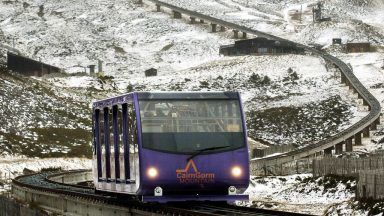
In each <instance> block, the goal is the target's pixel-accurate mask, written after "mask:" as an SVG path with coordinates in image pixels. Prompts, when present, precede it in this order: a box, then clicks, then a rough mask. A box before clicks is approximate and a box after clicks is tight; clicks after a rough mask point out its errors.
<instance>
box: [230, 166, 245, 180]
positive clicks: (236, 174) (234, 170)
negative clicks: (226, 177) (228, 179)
mask: <svg viewBox="0 0 384 216" xmlns="http://www.w3.org/2000/svg"><path fill="white" fill-rule="evenodd" d="M231 173H232V176H234V177H240V176H241V174H242V173H243V171H242V170H241V168H240V167H239V166H234V167H232V170H231Z"/></svg>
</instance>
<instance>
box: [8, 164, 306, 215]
mask: <svg viewBox="0 0 384 216" xmlns="http://www.w3.org/2000/svg"><path fill="white" fill-rule="evenodd" d="M87 172H90V171H89V170H78V171H69V172H63V173H59V174H58V173H38V174H32V175H25V176H20V177H17V178H15V179H14V180H13V181H12V193H13V197H14V198H15V199H16V200H19V201H22V202H24V203H33V204H34V205H35V206H39V207H40V208H42V209H44V210H47V211H49V212H52V213H55V214H62V215H127V214H130V215H202V216H203V215H211V216H213V215H266V216H268V215H287V216H290V215H292V216H295V215H303V214H297V213H289V212H280V211H273V210H264V209H256V208H248V207H240V206H235V205H230V204H226V203H210V202H204V203H202V202H188V203H171V204H158V203H142V202H140V201H138V200H135V199H132V198H129V197H126V196H115V195H110V194H96V193H95V191H94V188H92V187H84V186H78V185H73V184H66V183H62V182H55V181H52V180H51V179H52V177H56V178H57V177H58V176H59V177H60V176H63V177H64V176H66V175H73V174H76V175H79V174H81V173H84V175H86V173H87Z"/></svg>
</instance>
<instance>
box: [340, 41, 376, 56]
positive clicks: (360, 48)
mask: <svg viewBox="0 0 384 216" xmlns="http://www.w3.org/2000/svg"><path fill="white" fill-rule="evenodd" d="M345 48H346V52H347V53H356V52H369V51H371V44H370V43H369V42H364V43H347V44H346V45H345Z"/></svg>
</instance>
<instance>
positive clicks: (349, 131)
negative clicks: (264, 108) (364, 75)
mask: <svg viewBox="0 0 384 216" xmlns="http://www.w3.org/2000/svg"><path fill="white" fill-rule="evenodd" d="M147 1H149V2H152V3H154V4H156V5H160V6H164V7H166V8H169V9H171V10H173V11H177V12H179V13H182V14H186V15H189V16H191V17H195V18H199V19H201V20H206V21H209V22H211V23H213V24H218V25H220V26H224V27H227V28H230V29H233V30H237V31H241V32H246V33H249V34H252V35H256V36H260V37H265V38H269V39H273V40H279V41H284V42H287V43H289V44H291V45H292V46H296V47H298V48H303V49H304V50H306V51H307V52H310V53H312V54H313V55H317V56H320V57H322V58H323V59H325V60H326V61H329V62H331V63H333V64H334V65H335V66H336V67H337V68H339V70H340V71H341V73H342V74H343V75H344V76H345V78H346V79H347V80H348V83H349V84H350V85H352V86H353V88H354V89H355V91H356V92H357V93H358V94H359V95H360V96H361V97H362V99H363V101H365V102H366V103H367V105H368V106H369V107H370V112H369V114H368V115H367V116H365V117H364V118H362V119H361V120H359V121H358V122H356V123H355V124H353V125H351V126H350V127H348V128H346V129H345V130H343V131H341V132H339V133H338V134H336V135H333V136H331V137H329V138H327V139H325V140H322V141H319V142H316V143H314V144H310V145H306V146H304V147H302V148H298V149H295V150H292V151H290V152H287V153H285V154H281V155H276V156H271V157H267V158H260V159H257V160H253V161H251V165H255V166H258V167H264V166H271V165H276V164H282V163H286V162H291V161H294V160H297V159H300V158H304V157H307V156H310V155H313V154H315V153H316V152H319V151H322V150H324V149H326V148H329V147H332V146H334V145H336V144H338V143H341V142H343V141H345V140H346V139H348V138H350V137H352V136H354V135H355V134H357V133H360V132H361V131H362V130H363V129H365V128H367V127H369V126H370V125H372V124H375V121H376V120H377V119H378V118H379V117H380V114H381V106H380V103H379V101H378V100H377V99H376V98H375V97H374V96H373V95H372V94H371V93H370V92H369V91H368V90H367V89H366V88H365V87H364V85H363V84H362V83H361V82H360V81H359V80H358V79H357V77H356V76H355V75H354V74H353V72H352V70H351V69H350V68H349V67H348V66H347V65H346V64H345V63H344V62H343V61H341V60H340V59H338V58H336V57H334V56H332V55H330V54H328V53H326V52H323V51H320V50H317V49H314V48H312V47H309V46H307V45H304V44H300V43H297V42H293V41H290V40H287V39H284V38H281V37H277V36H274V35H271V34H268V33H265V32H261V31H258V30H254V29H252V28H249V27H246V26H242V25H239V24H236V23H231V22H228V21H224V20H220V19H218V18H215V17H211V16H208V15H205V14H202V13H199V12H195V11H191V10H188V9H185V8H181V7H178V6H175V5H171V4H169V3H166V2H162V1H159V0H147Z"/></svg>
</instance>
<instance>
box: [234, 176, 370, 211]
mask: <svg viewBox="0 0 384 216" xmlns="http://www.w3.org/2000/svg"><path fill="white" fill-rule="evenodd" d="M355 187H356V180H354V179H352V178H350V179H348V178H340V177H337V178H335V177H329V176H328V177H319V178H313V177H312V175H310V174H299V175H291V176H274V177H251V185H250V187H249V188H248V189H247V191H246V192H245V193H247V194H249V196H250V202H243V203H239V204H240V205H246V206H254V207H258V208H267V209H277V210H281V211H291V212H298V213H304V214H312V215H323V214H325V213H328V214H329V215H340V214H338V213H341V214H342V215H367V212H366V211H364V210H358V209H356V210H353V209H352V208H351V207H349V208H344V209H342V210H340V209H339V210H335V209H334V208H335V206H338V205H339V204H342V205H348V203H349V202H351V201H352V200H353V198H354V196H355V195H354V190H355Z"/></svg>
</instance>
